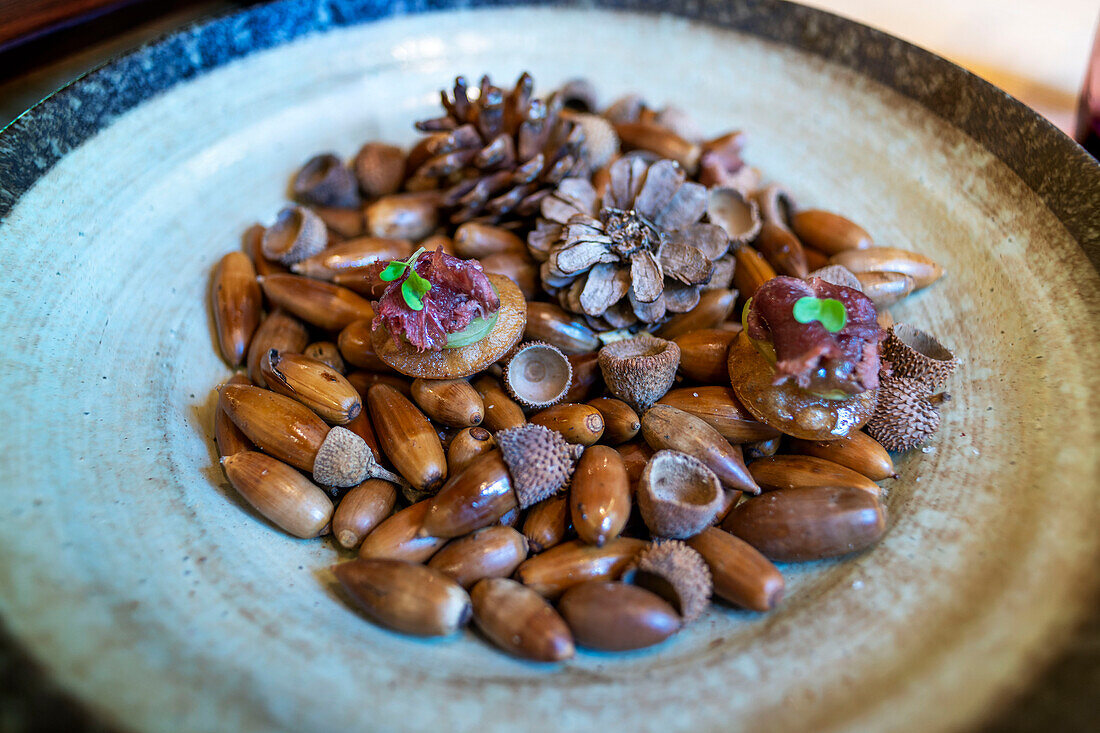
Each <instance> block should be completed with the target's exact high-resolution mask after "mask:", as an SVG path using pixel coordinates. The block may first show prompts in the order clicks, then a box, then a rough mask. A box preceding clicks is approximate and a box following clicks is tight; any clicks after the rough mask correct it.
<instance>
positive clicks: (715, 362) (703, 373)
mask: <svg viewBox="0 0 1100 733" xmlns="http://www.w3.org/2000/svg"><path fill="white" fill-rule="evenodd" d="M735 338H737V334H736V333H734V332H733V331H727V330H725V329H719V328H700V329H698V330H695V331H689V332H688V333H685V334H681V335H679V336H677V337H676V338H675V339H673V341H675V342H676V345H677V346H679V347H680V373H681V374H683V375H684V376H685V377H687V378H688V379H693V380H695V381H696V382H699V383H700V384H722V383H723V382H725V381H726V380H727V379H729V370H728V368H727V367H726V357H727V355H728V354H729V350H730V344H731V343H733V340H734V339H735Z"/></svg>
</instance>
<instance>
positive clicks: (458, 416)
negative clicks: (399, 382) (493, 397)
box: [411, 379, 485, 428]
mask: <svg viewBox="0 0 1100 733" xmlns="http://www.w3.org/2000/svg"><path fill="white" fill-rule="evenodd" d="M411 389H412V398H413V402H415V403H416V404H417V406H418V407H419V408H420V409H421V410H423V411H424V414H425V415H427V416H428V417H430V418H431V419H432V420H435V421H436V422H437V423H439V424H441V425H446V426H448V427H452V428H467V427H471V426H474V425H478V424H480V423H481V420H482V417H483V416H484V415H485V405H484V403H483V402H482V400H481V395H479V394H478V393H477V391H476V390H475V389H474V388H473V387H471V386H470V383H469V382H467V381H466V380H465V379H414V380H413V383H412V388H411Z"/></svg>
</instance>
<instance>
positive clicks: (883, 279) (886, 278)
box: [856, 272, 917, 310]
mask: <svg viewBox="0 0 1100 733" xmlns="http://www.w3.org/2000/svg"><path fill="white" fill-rule="evenodd" d="M856 279H858V280H859V284H860V286H861V287H862V289H863V294H864V295H866V296H867V297H868V298H870V299H871V302H872V303H874V304H875V308H878V309H879V310H882V309H883V308H887V307H889V306H891V305H893V304H894V303H897V302H898V301H899V300H902V299H903V298H905V297H906V296H907V295H909V293H911V292H913V288H915V287H916V284H917V281H916V280H914V279H913V278H911V277H909V276H908V275H906V274H904V273H901V272H857V273H856Z"/></svg>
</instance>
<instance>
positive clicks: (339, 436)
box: [313, 427, 374, 487]
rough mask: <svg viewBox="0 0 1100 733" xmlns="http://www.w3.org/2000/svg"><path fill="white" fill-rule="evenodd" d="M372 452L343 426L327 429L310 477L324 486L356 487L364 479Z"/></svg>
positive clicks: (372, 456)
mask: <svg viewBox="0 0 1100 733" xmlns="http://www.w3.org/2000/svg"><path fill="white" fill-rule="evenodd" d="M372 463H374V454H373V453H372V452H371V449H370V446H369V445H367V443H366V441H365V440H363V439H362V438H360V437H359V436H358V435H356V434H355V433H353V432H351V431H350V430H348V429H347V428H341V427H335V428H333V429H332V430H329V431H328V435H326V436H325V440H324V442H322V443H321V448H320V449H319V450H318V451H317V457H316V458H315V459H313V478H315V479H316V480H317V482H318V483H322V484H325V485H326V486H339V487H348V486H356V485H358V484H361V483H363V482H364V481H366V480H367V474H368V473H369V471H370V465H371V464H372Z"/></svg>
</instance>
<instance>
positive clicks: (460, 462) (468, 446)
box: [447, 427, 497, 476]
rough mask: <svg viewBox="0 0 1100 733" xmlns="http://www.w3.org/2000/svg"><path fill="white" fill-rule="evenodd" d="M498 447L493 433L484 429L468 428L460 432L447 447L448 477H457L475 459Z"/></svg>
mask: <svg viewBox="0 0 1100 733" xmlns="http://www.w3.org/2000/svg"><path fill="white" fill-rule="evenodd" d="M496 447H497V442H496V440H494V439H493V435H492V433H490V432H489V431H488V430H486V429H485V428H483V427H473V428H466V429H464V430H461V431H459V432H458V434H457V435H455V436H454V437H453V438H452V439H451V442H450V444H449V445H448V446H447V475H448V476H457V475H458V474H460V473H462V471H463V470H465V468H466V466H469V465H470V463H472V462H473V460H474V459H475V458H477V457H478V456H480V455H483V454H485V453H488V452H489V451H491V450H493V449H494V448H496Z"/></svg>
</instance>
